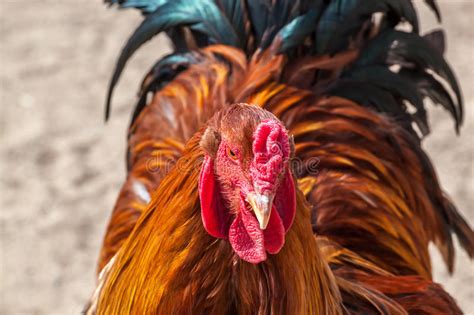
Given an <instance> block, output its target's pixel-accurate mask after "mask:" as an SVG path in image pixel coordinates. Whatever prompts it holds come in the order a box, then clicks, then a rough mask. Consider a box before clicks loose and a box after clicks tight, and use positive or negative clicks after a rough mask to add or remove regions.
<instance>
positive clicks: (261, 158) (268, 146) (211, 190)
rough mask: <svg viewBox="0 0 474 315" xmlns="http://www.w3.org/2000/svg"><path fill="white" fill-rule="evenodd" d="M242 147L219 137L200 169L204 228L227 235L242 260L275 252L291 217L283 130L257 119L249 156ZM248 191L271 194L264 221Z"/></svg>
mask: <svg viewBox="0 0 474 315" xmlns="http://www.w3.org/2000/svg"><path fill="white" fill-rule="evenodd" d="M242 152H243V150H242V147H239V145H238V144H231V143H229V142H228V141H226V139H222V141H221V142H220V144H219V148H218V150H217V154H216V157H215V160H213V159H212V158H211V157H210V156H208V155H206V156H205V159H204V163H203V166H202V169H201V177H200V181H199V194H200V200H201V215H202V220H203V224H204V227H205V228H206V230H207V232H208V233H209V234H210V235H212V236H214V237H217V238H223V239H228V240H229V242H230V243H231V245H232V248H233V249H234V251H235V253H236V254H237V255H238V256H239V257H240V258H241V259H243V260H245V261H247V262H250V263H253V264H257V263H260V262H262V261H265V260H266V259H267V252H268V253H270V254H277V253H278V252H279V251H280V250H281V248H282V247H283V245H284V243H285V233H286V232H287V231H288V229H289V228H290V227H291V224H292V222H293V219H294V216H295V207H296V196H295V186H294V181H293V178H292V176H291V171H290V169H289V163H288V161H289V155H290V145H289V138H288V133H287V131H286V130H285V128H284V127H283V126H282V125H281V124H280V123H279V122H277V121H274V120H265V121H263V122H261V123H260V124H259V125H258V126H257V128H256V130H255V131H254V133H253V139H252V153H253V156H252V158H251V160H250V161H244V158H243V156H242ZM249 194H258V195H266V196H274V199H273V206H272V210H271V214H270V218H269V221H268V224H267V226H266V228H265V229H262V228H260V225H259V221H258V220H257V217H256V216H255V213H254V212H253V210H252V208H251V207H250V205H249V203H248V202H247V200H248V199H247V198H248V196H249Z"/></svg>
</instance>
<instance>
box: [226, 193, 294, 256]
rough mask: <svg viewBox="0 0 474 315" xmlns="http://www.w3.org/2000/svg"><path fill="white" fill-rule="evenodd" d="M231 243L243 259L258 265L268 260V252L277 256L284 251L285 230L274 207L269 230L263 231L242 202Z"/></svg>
mask: <svg viewBox="0 0 474 315" xmlns="http://www.w3.org/2000/svg"><path fill="white" fill-rule="evenodd" d="M229 241H230V244H231V245H232V248H233V249H234V251H235V253H236V254H237V255H238V256H239V257H240V258H241V259H243V260H245V261H247V262H249V263H252V264H258V263H260V262H262V261H265V260H266V259H267V253H266V252H268V253H270V254H277V253H278V252H279V251H280V250H281V249H282V247H283V245H284V244H285V228H284V226H283V222H282V220H281V218H280V216H279V214H278V212H277V211H276V209H275V207H273V209H272V213H271V215H270V220H269V222H268V225H267V228H266V229H265V230H264V231H262V230H261V229H260V226H259V223H258V220H257V219H256V218H255V216H254V215H253V213H251V212H250V211H249V210H248V209H247V208H246V206H245V204H244V202H243V201H242V205H241V209H240V213H239V214H238V215H237V217H236V218H235V219H234V222H232V224H231V226H230V229H229Z"/></svg>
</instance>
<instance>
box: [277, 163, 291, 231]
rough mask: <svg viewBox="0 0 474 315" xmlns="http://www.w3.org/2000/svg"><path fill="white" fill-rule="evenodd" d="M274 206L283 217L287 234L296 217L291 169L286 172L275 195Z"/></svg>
mask: <svg viewBox="0 0 474 315" xmlns="http://www.w3.org/2000/svg"><path fill="white" fill-rule="evenodd" d="M274 205H275V208H276V209H277V211H278V214H279V215H280V217H281V221H282V222H283V226H284V228H285V232H286V231H288V230H289V229H290V227H291V225H292V224H293V220H294V219H295V215H296V190H295V183H294V181H293V176H291V172H290V170H289V169H287V170H286V172H285V177H284V178H283V181H282V183H281V185H280V188H279V189H278V191H277V193H276V195H275V200H274Z"/></svg>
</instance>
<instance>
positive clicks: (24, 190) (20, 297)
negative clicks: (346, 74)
mask: <svg viewBox="0 0 474 315" xmlns="http://www.w3.org/2000/svg"><path fill="white" fill-rule="evenodd" d="M420 2H421V0H420V1H415V3H420ZM438 2H439V4H440V6H441V9H442V10H441V11H442V13H443V20H444V23H443V27H444V28H445V30H446V33H447V38H448V46H447V55H448V60H449V61H450V63H451V65H452V66H453V68H454V70H455V71H456V73H457V75H458V78H459V80H460V82H461V86H462V87H463V90H464V96H465V108H466V117H465V123H464V126H463V128H462V132H461V135H460V136H456V135H455V133H454V129H453V123H452V122H451V120H450V118H449V117H448V115H447V113H445V112H443V111H442V110H441V109H434V110H432V111H431V116H430V120H431V123H432V134H431V136H430V137H429V138H428V139H426V141H425V142H424V147H425V149H426V150H427V151H428V153H429V155H430V156H431V158H432V160H433V162H434V165H435V166H436V169H437V171H438V174H439V176H440V178H441V182H442V184H443V186H444V188H445V190H446V191H447V192H448V193H449V195H450V196H451V197H452V198H453V199H454V201H455V202H456V204H457V206H458V207H459V209H460V211H461V212H462V213H463V215H464V216H465V217H466V218H467V219H468V221H469V222H470V224H471V226H472V225H474V210H473V205H474V179H473V154H474V141H472V136H473V134H474V89H473V86H474V53H473V51H474V46H473V44H474V42H473V41H474V29H473V28H472V17H473V16H474V2H473V1H472V0H456V1H454V0H444V1H443V0H440V1H438ZM418 7H419V9H420V15H421V21H422V26H423V27H422V29H423V30H425V31H427V30H429V29H431V28H433V27H437V24H436V22H435V19H434V16H433V15H432V14H431V12H428V10H427V9H425V7H424V6H422V5H418ZM140 19H141V18H140V15H139V14H138V12H134V11H121V12H119V11H118V10H116V9H113V10H107V8H106V6H105V5H104V4H103V3H102V2H101V1H100V0H61V1H60V0H0V144H1V145H0V242H1V251H0V314H13V315H16V314H37V315H40V314H78V313H79V312H80V311H81V308H82V306H83V305H84V302H85V300H86V299H87V298H88V297H89V295H90V294H91V293H92V290H93V287H94V284H95V264H96V260H97V256H98V251H99V246H100V245H101V242H102V235H103V233H104V229H105V226H106V223H107V219H108V216H109V214H110V212H111V209H112V207H113V204H114V200H115V198H116V196H117V194H118V190H119V187H120V185H121V182H122V181H123V179H124V175H125V163H124V161H125V160H124V150H125V140H126V139H125V135H126V127H127V124H128V122H129V118H130V114H131V109H132V105H133V104H134V102H135V95H136V92H137V90H138V86H139V84H140V83H141V80H142V77H143V75H144V74H145V72H146V71H148V69H149V67H150V66H151V65H152V64H153V63H154V62H155V61H156V60H157V59H158V58H159V57H160V56H162V55H163V54H166V53H167V52H169V45H168V42H167V41H166V39H165V38H164V37H158V38H155V39H154V40H153V41H152V42H151V43H149V44H147V45H146V47H144V48H143V49H142V50H141V51H140V52H139V53H138V54H137V55H136V56H134V57H133V58H132V60H131V62H130V63H129V65H128V67H127V69H126V72H125V75H124V76H123V78H122V80H121V82H120V84H119V86H118V89H117V92H116V94H115V98H114V107H113V112H112V119H111V120H110V121H109V123H107V124H104V121H103V112H104V106H103V105H104V99H105V92H106V88H107V84H108V80H109V78H110V76H111V72H112V67H113V65H114V63H115V60H116V57H117V56H118V53H119V51H120V48H121V47H122V44H123V43H124V41H125V39H126V38H127V37H128V36H129V34H130V33H131V32H132V30H133V28H134V26H135V25H136V24H137V23H138V22H139V21H140ZM432 253H433V256H432V257H433V265H434V278H435V280H436V281H437V282H440V283H442V284H443V286H444V287H445V288H446V290H448V291H449V292H450V293H451V294H452V295H453V296H454V297H455V298H456V299H457V301H458V302H459V304H460V305H461V307H462V308H463V310H464V312H465V313H466V314H474V268H473V263H472V262H471V261H470V260H469V259H468V258H467V256H466V255H465V254H464V253H463V252H461V251H458V255H457V260H456V270H455V273H454V275H453V276H450V275H449V274H448V273H447V271H446V269H445V267H444V265H443V263H442V261H441V259H440V255H439V254H438V252H437V251H436V250H433V251H432ZM426 302H427V303H429V301H426Z"/></svg>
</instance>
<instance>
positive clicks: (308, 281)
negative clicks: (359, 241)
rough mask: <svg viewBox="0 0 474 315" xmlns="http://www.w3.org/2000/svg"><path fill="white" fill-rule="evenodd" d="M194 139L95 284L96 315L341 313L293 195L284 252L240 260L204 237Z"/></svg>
mask: <svg viewBox="0 0 474 315" xmlns="http://www.w3.org/2000/svg"><path fill="white" fill-rule="evenodd" d="M199 138H200V134H199V135H197V136H195V137H193V139H192V140H191V141H190V143H189V146H188V148H189V149H188V151H187V154H185V155H184V156H183V158H181V160H180V161H178V163H177V165H176V166H175V168H174V169H173V170H172V171H171V172H170V173H169V174H168V176H166V178H165V179H164V180H163V182H162V184H161V185H160V188H159V189H158V191H157V193H156V195H155V198H153V201H152V202H151V204H150V206H149V207H148V209H147V211H146V213H144V214H143V215H142V217H141V218H140V221H139V222H138V223H137V225H136V227H135V229H134V231H133V232H132V234H131V235H130V236H129V238H128V240H127V241H126V243H125V244H124V245H123V246H122V248H121V250H120V251H119V252H118V253H117V257H116V259H114V260H113V265H112V266H111V268H110V271H109V272H108V274H107V275H106V276H105V277H104V278H103V279H102V280H103V283H102V284H103V286H102V289H101V291H100V293H99V300H98V307H97V314H128V313H133V314H150V313H157V314H171V312H174V313H176V314H191V313H192V314H228V313H235V314H288V313H289V312H290V310H291V314H340V313H342V311H341V298H340V294H339V291H338V289H337V286H336V282H335V280H334V278H333V275H332V273H331V271H330V269H329V267H328V265H327V264H326V262H325V261H324V260H323V259H322V258H321V254H320V252H319V250H318V248H317V246H316V242H315V241H314V236H313V233H312V230H311V224H310V218H309V217H310V210H309V208H308V206H307V205H306V201H305V199H304V196H303V195H302V194H301V193H298V196H297V197H298V198H297V199H298V202H297V205H298V206H297V215H296V218H295V222H294V224H293V226H292V228H291V229H290V231H289V232H288V234H287V235H286V245H285V246H284V247H283V249H282V250H281V252H280V253H279V254H278V255H270V256H269V258H268V259H267V261H265V262H264V263H261V264H258V265H252V264H249V263H246V262H243V261H241V260H240V259H238V257H237V256H236V255H235V254H234V253H233V251H232V248H231V246H230V244H229V243H228V242H227V241H225V240H220V239H215V238H213V237H211V236H209V235H208V234H207V233H206V231H205V230H204V227H203V225H202V222H201V216H200V209H199V200H198V189H197V186H198V185H197V183H198V178H199V170H200V164H201V163H202V158H203V156H202V152H201V149H200V148H199V145H198V143H199ZM314 288H317V289H316V290H315V289H314Z"/></svg>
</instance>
